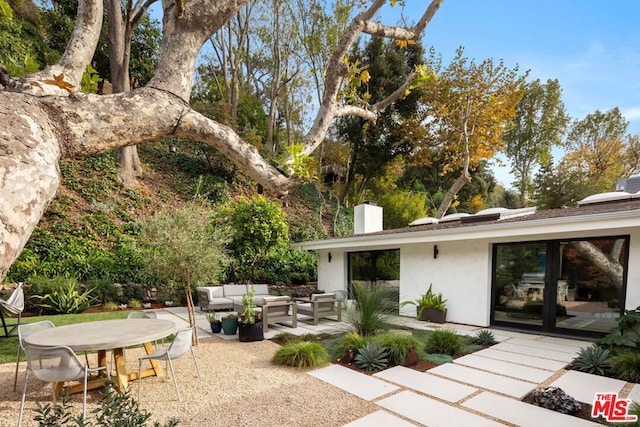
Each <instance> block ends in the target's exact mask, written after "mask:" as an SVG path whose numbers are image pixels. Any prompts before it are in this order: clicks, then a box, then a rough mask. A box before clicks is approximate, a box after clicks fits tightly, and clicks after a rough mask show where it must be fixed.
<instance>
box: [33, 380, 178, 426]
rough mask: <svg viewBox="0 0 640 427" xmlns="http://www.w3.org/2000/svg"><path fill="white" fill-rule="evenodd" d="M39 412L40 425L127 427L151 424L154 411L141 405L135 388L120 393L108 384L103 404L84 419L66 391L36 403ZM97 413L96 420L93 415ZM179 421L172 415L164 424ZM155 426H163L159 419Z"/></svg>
mask: <svg viewBox="0 0 640 427" xmlns="http://www.w3.org/2000/svg"><path fill="white" fill-rule="evenodd" d="M36 405H37V409H36V411H35V412H36V414H37V415H36V416H35V417H34V418H33V419H34V421H37V422H38V425H39V426H40V427H46V426H69V427H75V426H77V427H111V426H127V427H143V426H147V425H148V423H147V421H149V419H150V418H151V414H150V413H149V412H147V411H145V410H144V409H140V405H139V404H138V402H136V400H135V399H134V398H133V397H132V396H131V389H128V390H126V391H125V392H124V393H118V392H116V391H115V390H113V387H111V386H108V387H107V388H106V391H105V393H104V394H103V395H102V397H101V399H100V402H99V405H100V406H99V407H98V408H96V409H94V410H92V411H91V415H90V416H89V417H87V419H86V420H85V421H84V422H83V421H82V416H81V415H79V416H77V417H75V418H72V417H71V412H72V409H73V407H72V405H71V404H70V403H69V396H68V395H65V396H63V397H62V398H61V401H60V402H59V403H56V404H52V403H51V402H48V403H46V404H44V405H42V404H41V403H40V402H37V403H36ZM90 417H93V418H94V419H95V422H94V421H92V420H91V419H90ZM178 424H179V421H178V419H177V418H171V419H169V420H168V421H167V422H166V423H164V424H162V426H164V427H174V426H177V425H178ZM153 426H154V427H160V423H159V422H157V421H155V422H154V423H153Z"/></svg>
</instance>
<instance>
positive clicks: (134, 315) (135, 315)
mask: <svg viewBox="0 0 640 427" xmlns="http://www.w3.org/2000/svg"><path fill="white" fill-rule="evenodd" d="M157 318H158V313H156V312H155V311H132V312H130V313H129V314H128V315H127V319H157ZM153 345H154V346H155V348H156V349H157V348H158V347H160V346H164V338H163V339H161V340H160V346H159V345H158V340H155V341H154V342H153Z"/></svg>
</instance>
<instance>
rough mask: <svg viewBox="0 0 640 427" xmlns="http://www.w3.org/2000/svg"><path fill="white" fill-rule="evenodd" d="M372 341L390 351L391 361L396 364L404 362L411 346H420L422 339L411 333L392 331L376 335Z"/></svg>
mask: <svg viewBox="0 0 640 427" xmlns="http://www.w3.org/2000/svg"><path fill="white" fill-rule="evenodd" d="M371 342H372V343H375V344H378V345H380V346H381V347H383V348H384V349H385V350H386V351H387V352H388V353H389V362H390V363H392V364H394V365H400V364H402V363H403V362H404V359H405V358H406V357H407V353H409V349H410V348H411V347H414V348H417V347H419V346H420V341H418V340H417V339H416V338H414V337H412V336H410V335H400V334H394V333H390V332H387V333H382V334H379V335H374V336H373V337H372V338H371Z"/></svg>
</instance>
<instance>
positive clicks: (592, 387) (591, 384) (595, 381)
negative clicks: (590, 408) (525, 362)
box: [550, 371, 626, 404]
mask: <svg viewBox="0 0 640 427" xmlns="http://www.w3.org/2000/svg"><path fill="white" fill-rule="evenodd" d="M625 385H626V382H625V381H621V380H616V379H614V378H607V377H601V376H599V375H593V374H588V373H586V372H579V371H567V372H565V373H564V375H562V376H561V377H560V378H558V379H557V380H555V381H554V382H552V383H551V384H550V386H552V387H560V388H561V389H562V390H564V392H565V393H567V394H568V395H569V396H571V397H573V398H574V399H576V400H577V401H578V402H584V403H588V404H591V403H593V400H594V398H595V395H596V393H607V392H608V393H619V392H620V390H622V387H624V386H625Z"/></svg>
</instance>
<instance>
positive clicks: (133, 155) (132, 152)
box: [116, 145, 142, 188]
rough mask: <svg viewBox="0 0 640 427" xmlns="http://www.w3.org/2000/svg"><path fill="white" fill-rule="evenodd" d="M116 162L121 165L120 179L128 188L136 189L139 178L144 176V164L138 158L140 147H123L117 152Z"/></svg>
mask: <svg viewBox="0 0 640 427" xmlns="http://www.w3.org/2000/svg"><path fill="white" fill-rule="evenodd" d="M116 160H117V161H118V164H119V165H120V171H119V172H118V177H119V178H120V180H121V181H122V184H123V185H124V186H125V187H127V188H135V187H136V186H137V185H138V180H137V178H139V177H141V176H142V164H141V163H140V157H138V147H136V146H135V145H132V146H130V147H122V148H119V149H117V150H116Z"/></svg>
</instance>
